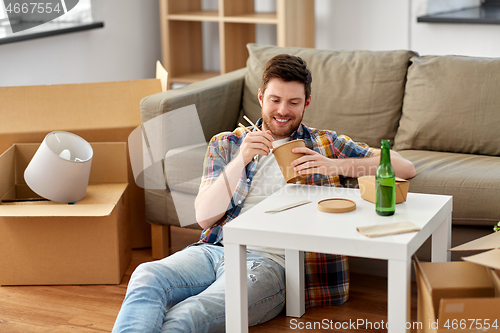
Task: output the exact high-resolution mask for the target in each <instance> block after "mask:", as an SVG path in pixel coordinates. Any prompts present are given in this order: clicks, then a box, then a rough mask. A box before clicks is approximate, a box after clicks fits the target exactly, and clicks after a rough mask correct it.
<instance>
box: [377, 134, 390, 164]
mask: <svg viewBox="0 0 500 333" xmlns="http://www.w3.org/2000/svg"><path fill="white" fill-rule="evenodd" d="M384 164H385V165H387V164H389V165H390V164H391V153H390V148H389V141H388V140H383V141H382V147H381V151H380V165H384Z"/></svg>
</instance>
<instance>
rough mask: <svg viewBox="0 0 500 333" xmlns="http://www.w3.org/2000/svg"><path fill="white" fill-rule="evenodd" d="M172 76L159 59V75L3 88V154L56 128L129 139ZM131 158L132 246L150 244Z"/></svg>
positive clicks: (95, 137) (98, 138)
mask: <svg viewBox="0 0 500 333" xmlns="http://www.w3.org/2000/svg"><path fill="white" fill-rule="evenodd" d="M166 77H167V73H166V72H165V71H164V70H162V67H161V66H158V64H157V79H147V80H135V81H118V82H99V83H82V84H59V85H42V86H24V87H22V86H21V87H0V106H1V107H0V119H1V120H2V121H0V153H1V152H4V151H5V150H7V149H8V148H9V147H10V146H11V145H12V144H14V143H37V142H38V143H41V142H42V141H43V139H44V137H45V136H46V135H47V134H48V133H50V132H53V131H68V132H71V133H74V134H76V135H79V136H81V137H82V138H84V139H85V140H87V141H88V142H127V141H128V136H129V135H130V133H131V132H132V131H133V130H134V129H135V128H136V127H137V126H140V125H141V113H140V101H141V100H142V99H143V98H144V97H146V96H149V95H152V94H156V93H159V92H161V91H162V87H164V88H165V87H166ZM127 154H128V152H127ZM126 163H127V164H128V169H127V170H128V171H127V172H128V183H129V190H128V194H127V195H128V200H127V201H128V205H127V208H126V209H127V218H130V221H131V224H130V225H131V228H132V239H131V241H132V247H133V248H142V247H149V246H151V227H150V225H149V224H148V223H147V222H146V218H145V203H144V201H145V199H144V189H142V188H140V187H139V186H137V185H136V184H135V180H134V176H133V173H132V167H131V164H130V160H129V158H127V162H126ZM0 255H3V254H2V253H0Z"/></svg>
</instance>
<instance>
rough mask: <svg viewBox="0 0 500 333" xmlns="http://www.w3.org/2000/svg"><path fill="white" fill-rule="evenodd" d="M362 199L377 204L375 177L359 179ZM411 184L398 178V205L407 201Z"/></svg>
mask: <svg viewBox="0 0 500 333" xmlns="http://www.w3.org/2000/svg"><path fill="white" fill-rule="evenodd" d="M358 184H359V191H360V192H361V197H362V198H363V199H365V200H366V201H370V202H371V203H375V176H363V177H359V178H358ZM409 188H410V182H409V181H408V180H406V179H402V178H398V177H396V204H399V203H402V202H405V201H406V196H407V195H408V189H409Z"/></svg>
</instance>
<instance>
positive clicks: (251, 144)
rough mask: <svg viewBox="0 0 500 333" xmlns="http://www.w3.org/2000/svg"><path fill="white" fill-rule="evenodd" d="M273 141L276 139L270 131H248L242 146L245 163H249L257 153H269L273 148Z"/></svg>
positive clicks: (241, 150) (241, 152)
mask: <svg viewBox="0 0 500 333" xmlns="http://www.w3.org/2000/svg"><path fill="white" fill-rule="evenodd" d="M273 141H274V139H273V137H272V136H271V132H270V131H266V132H262V131H257V132H250V133H248V134H247V135H246V136H245V138H244V139H243V143H242V144H241V147H240V156H241V157H242V158H243V163H244V164H245V165H247V164H248V163H249V162H250V161H251V160H252V158H253V157H254V156H255V155H257V154H260V155H266V156H267V155H269V152H270V151H271V149H272V148H273V145H272V142H273Z"/></svg>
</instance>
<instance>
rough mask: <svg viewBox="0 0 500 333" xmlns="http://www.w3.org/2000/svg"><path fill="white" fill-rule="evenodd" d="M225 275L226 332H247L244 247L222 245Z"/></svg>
mask: <svg viewBox="0 0 500 333" xmlns="http://www.w3.org/2000/svg"><path fill="white" fill-rule="evenodd" d="M224 261H225V266H226V268H225V275H226V332H235V333H237V332H242V333H247V332H248V286H247V265H246V262H247V253H246V246H245V245H239V244H229V243H225V244H224Z"/></svg>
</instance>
